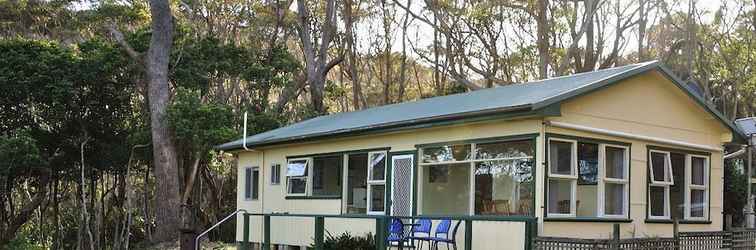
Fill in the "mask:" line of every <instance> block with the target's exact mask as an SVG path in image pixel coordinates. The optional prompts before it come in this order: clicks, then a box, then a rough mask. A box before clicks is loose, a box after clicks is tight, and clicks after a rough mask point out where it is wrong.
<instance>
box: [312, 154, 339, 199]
mask: <svg viewBox="0 0 756 250" xmlns="http://www.w3.org/2000/svg"><path fill="white" fill-rule="evenodd" d="M343 162H344V158H343V156H341V155H337V156H327V157H315V158H313V159H312V194H313V195H339V194H341V177H342V176H341V170H342V165H343Z"/></svg>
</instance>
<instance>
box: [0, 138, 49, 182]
mask: <svg viewBox="0 0 756 250" xmlns="http://www.w3.org/2000/svg"><path fill="white" fill-rule="evenodd" d="M0 159H3V160H2V161H0V176H11V175H12V176H19V175H25V174H27V173H29V172H31V170H33V169H36V168H42V167H44V166H46V165H47V163H46V162H45V160H44V159H42V157H41V156H40V152H39V148H38V146H37V141H36V140H35V139H34V138H32V137H31V136H30V135H29V133H28V132H26V131H21V132H19V133H17V134H15V135H10V136H2V135H0Z"/></svg>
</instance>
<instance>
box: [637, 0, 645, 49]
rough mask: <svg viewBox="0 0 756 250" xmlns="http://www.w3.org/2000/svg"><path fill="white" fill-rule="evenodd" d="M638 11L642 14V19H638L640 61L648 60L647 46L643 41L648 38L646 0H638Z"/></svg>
mask: <svg viewBox="0 0 756 250" xmlns="http://www.w3.org/2000/svg"><path fill="white" fill-rule="evenodd" d="M638 5H639V6H638V8H639V9H638V13H639V14H640V20H638V62H642V61H645V60H646V48H645V46H644V45H643V42H644V41H645V40H646V20H647V17H646V0H638Z"/></svg>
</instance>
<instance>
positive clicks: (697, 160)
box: [685, 155, 709, 220]
mask: <svg viewBox="0 0 756 250" xmlns="http://www.w3.org/2000/svg"><path fill="white" fill-rule="evenodd" d="M708 161H709V158H708V157H705V156H698V155H695V156H694V155H688V162H689V163H690V164H688V166H689V170H688V171H687V172H688V173H689V177H688V180H689V183H688V188H687V189H686V191H687V193H688V194H687V196H686V197H688V198H687V199H686V202H685V203H686V206H685V209H686V211H685V214H686V216H687V218H688V219H694V220H695V219H697V220H705V219H706V215H707V214H708V210H709V206H708V204H709V202H708V199H709V194H708V191H709V190H708V183H709V176H708V171H707V166H708V165H709V163H708Z"/></svg>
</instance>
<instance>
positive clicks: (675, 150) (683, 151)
mask: <svg viewBox="0 0 756 250" xmlns="http://www.w3.org/2000/svg"><path fill="white" fill-rule="evenodd" d="M646 148H648V149H649V150H659V151H668V152H670V153H678V154H686V155H703V156H707V157H709V158H711V152H706V151H695V150H687V149H681V148H675V147H666V146H656V145H652V144H651V145H646ZM646 158H648V156H646Z"/></svg>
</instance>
